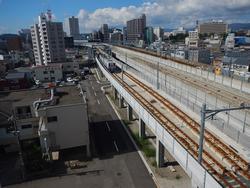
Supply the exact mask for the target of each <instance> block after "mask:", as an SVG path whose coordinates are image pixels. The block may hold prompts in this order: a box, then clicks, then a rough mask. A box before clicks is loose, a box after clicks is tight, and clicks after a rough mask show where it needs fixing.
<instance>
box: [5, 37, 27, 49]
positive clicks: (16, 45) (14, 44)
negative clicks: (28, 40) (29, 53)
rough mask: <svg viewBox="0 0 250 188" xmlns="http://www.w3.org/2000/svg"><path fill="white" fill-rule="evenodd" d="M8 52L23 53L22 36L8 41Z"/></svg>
mask: <svg viewBox="0 0 250 188" xmlns="http://www.w3.org/2000/svg"><path fill="white" fill-rule="evenodd" d="M7 49H8V51H12V50H14V51H21V50H22V49H23V46H22V40H21V37H20V36H16V37H10V38H8V39H7Z"/></svg>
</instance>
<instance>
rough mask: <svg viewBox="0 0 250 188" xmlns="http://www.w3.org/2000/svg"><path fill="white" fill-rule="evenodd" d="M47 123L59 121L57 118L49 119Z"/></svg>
mask: <svg viewBox="0 0 250 188" xmlns="http://www.w3.org/2000/svg"><path fill="white" fill-rule="evenodd" d="M47 121H48V123H50V122H56V121H57V116H50V117H47Z"/></svg>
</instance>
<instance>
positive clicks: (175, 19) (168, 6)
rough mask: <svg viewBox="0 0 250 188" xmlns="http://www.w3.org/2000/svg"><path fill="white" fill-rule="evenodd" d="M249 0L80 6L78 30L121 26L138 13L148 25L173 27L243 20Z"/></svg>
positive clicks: (176, 0) (247, 15) (159, 0)
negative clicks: (220, 20)
mask: <svg viewBox="0 0 250 188" xmlns="http://www.w3.org/2000/svg"><path fill="white" fill-rule="evenodd" d="M249 9H250V0H209V1H208V0H151V1H150V0H149V2H145V3H143V4H141V5H140V6H127V7H121V8H112V7H107V8H102V9H96V10H95V11H93V12H87V11H86V10H84V9H80V10H79V12H78V15H77V17H78V18H79V22H80V28H81V30H82V32H91V31H92V30H96V29H98V28H99V27H100V26H101V24H103V23H108V24H109V25H110V26H123V25H125V24H126V21H127V20H129V19H132V18H136V17H138V16H139V15H141V14H142V13H145V14H146V16H147V24H148V25H153V26H155V25H161V26H163V27H169V28H174V27H177V26H178V25H182V26H184V27H190V26H193V25H194V24H195V21H196V20H197V19H198V20H209V19H225V20H229V21H231V22H233V21H242V22H247V21H249V18H250V12H249Z"/></svg>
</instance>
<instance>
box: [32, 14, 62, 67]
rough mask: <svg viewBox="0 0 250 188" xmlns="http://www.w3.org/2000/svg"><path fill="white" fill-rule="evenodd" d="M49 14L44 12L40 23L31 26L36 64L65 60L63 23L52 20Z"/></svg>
mask: <svg viewBox="0 0 250 188" xmlns="http://www.w3.org/2000/svg"><path fill="white" fill-rule="evenodd" d="M50 17H51V16H50V14H49V13H48V15H46V14H44V13H42V14H41V15H40V16H39V17H38V24H35V25H33V26H32V27H31V36H32V43H33V50H34V56H35V63H36V65H48V64H49V63H54V62H62V61H65V59H66V58H65V46H64V33H63V25H62V23H61V22H52V21H51V18H50Z"/></svg>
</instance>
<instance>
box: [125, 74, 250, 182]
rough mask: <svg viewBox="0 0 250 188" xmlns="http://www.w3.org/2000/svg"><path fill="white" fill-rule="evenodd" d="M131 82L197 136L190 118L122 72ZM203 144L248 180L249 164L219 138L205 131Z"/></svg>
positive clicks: (198, 128) (197, 129)
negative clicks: (153, 98)
mask: <svg viewBox="0 0 250 188" xmlns="http://www.w3.org/2000/svg"><path fill="white" fill-rule="evenodd" d="M124 75H126V76H127V77H128V78H129V79H130V80H131V81H133V82H134V83H136V84H137V85H139V86H140V87H141V88H143V89H144V90H145V91H146V92H148V93H149V94H150V95H152V96H154V97H155V98H156V99H157V100H158V101H159V102H161V103H162V104H163V105H164V106H165V107H167V108H168V109H169V110H170V111H171V112H172V113H174V114H175V115H176V116H178V118H180V119H181V120H182V121H183V122H185V124H186V125H187V126H188V127H189V128H190V129H191V130H192V132H193V133H194V134H196V136H199V133H200V125H199V123H197V122H196V121H195V120H193V119H192V118H191V117H190V116H188V115H187V114H186V113H184V112H183V111H182V110H180V109H179V108H177V107H176V106H175V105H174V104H172V103H171V102H170V101H169V100H167V99H166V98H164V97H163V96H161V95H160V94H158V93H157V92H155V91H154V90H153V89H152V88H150V87H148V86H147V85H145V84H144V83H142V82H141V81H139V80H138V79H136V78H135V77H133V76H132V75H130V74H128V73H127V72H124ZM204 138H205V143H206V144H207V145H208V146H209V147H210V148H211V149H212V150H213V151H214V152H215V153H216V154H217V155H218V156H219V157H220V158H221V160H222V161H223V162H225V163H226V164H227V165H228V166H229V167H230V168H231V169H232V170H233V171H234V172H236V173H239V174H240V175H242V176H243V177H245V178H246V179H248V180H250V175H249V163H248V162H247V161H246V160H245V159H243V158H242V157H241V156H240V155H239V154H237V153H236V152H235V151H234V150H233V149H232V148H231V147H230V146H228V145H226V144H225V143H224V142H222V141H221V140H220V139H219V138H217V137H216V136H215V135H213V134H212V133H211V132H210V131H208V130H205V135H204Z"/></svg>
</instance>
